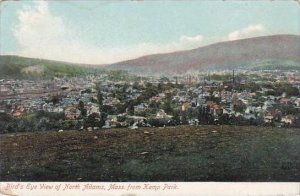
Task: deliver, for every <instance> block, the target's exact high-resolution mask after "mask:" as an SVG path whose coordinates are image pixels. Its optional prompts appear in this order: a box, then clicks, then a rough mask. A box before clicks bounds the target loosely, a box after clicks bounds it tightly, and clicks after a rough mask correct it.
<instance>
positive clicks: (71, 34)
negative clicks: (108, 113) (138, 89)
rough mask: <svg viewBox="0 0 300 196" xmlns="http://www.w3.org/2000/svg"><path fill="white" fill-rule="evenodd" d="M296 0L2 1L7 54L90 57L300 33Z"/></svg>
mask: <svg viewBox="0 0 300 196" xmlns="http://www.w3.org/2000/svg"><path fill="white" fill-rule="evenodd" d="M299 8H300V3H299V2H296V1H280V0H278V1H234V0H231V1H218V0H215V1H208V0H206V1H204V0H202V1H200V0H198V1H147V0H144V1H142V0H138V1H129V0H128V1H126V0H125V1H113V0H112V1H96V0H94V1H92V0H89V1H88V0H86V1H79V0H73V1H72V0H65V1H55V0H52V1H42V0H40V1H30V0H26V1H25V0H23V1H16V0H14V1H13V0H7V1H3V2H1V4H0V54H1V55H19V56H26V57H34V58H43V59H51V60H60V61H68V62H76V63H84V64H110V63H115V62H119V61H123V60H128V59H133V58H137V57H141V56H144V55H150V54H157V53H168V52H174V51H179V50H189V49H194V48H197V47H201V46H205V45H208V44H212V43H216V42H221V41H230V40H238V39H245V38H250V37H256V36H265V35H274V34H297V35H299V34H300V9H299Z"/></svg>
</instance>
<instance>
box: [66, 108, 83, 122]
mask: <svg viewBox="0 0 300 196" xmlns="http://www.w3.org/2000/svg"><path fill="white" fill-rule="evenodd" d="M80 114H81V112H80V110H78V109H77V108H76V107H75V106H69V107H67V108H66V109H65V117H66V119H68V120H76V119H78V118H79V117H80Z"/></svg>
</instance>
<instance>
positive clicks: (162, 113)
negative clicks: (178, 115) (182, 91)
mask: <svg viewBox="0 0 300 196" xmlns="http://www.w3.org/2000/svg"><path fill="white" fill-rule="evenodd" d="M165 117H167V113H165V111H164V110H160V111H159V112H157V114H156V118H165Z"/></svg>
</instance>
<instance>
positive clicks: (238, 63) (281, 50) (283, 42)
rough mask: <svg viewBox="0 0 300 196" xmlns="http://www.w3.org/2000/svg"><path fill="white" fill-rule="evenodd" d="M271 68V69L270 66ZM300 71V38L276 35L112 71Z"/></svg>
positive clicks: (141, 61)
mask: <svg viewBox="0 0 300 196" xmlns="http://www.w3.org/2000/svg"><path fill="white" fill-rule="evenodd" d="M266 65H267V66H266ZM260 66H261V69H264V68H266V67H267V68H268V69H270V68H273V66H274V68H276V69H277V68H281V67H282V68H285V69H289V68H291V69H295V68H297V69H298V68H299V69H300V36H299V35H273V36H263V37H255V38H249V39H242V40H236V41H227V42H220V43H216V44H212V45H208V46H204V47H200V48H197V49H193V50H187V51H179V52H173V53H167V54H156V55H149V56H144V57H140V58H137V59H133V60H129V61H124V62H119V63H115V64H112V65H110V66H108V68H109V69H124V70H130V71H134V72H139V73H143V72H145V71H149V72H153V73H167V74H170V73H171V74H172V73H184V72H186V71H188V70H207V69H210V70H212V69H233V68H244V69H252V68H253V67H255V68H256V69H257V68H259V67H260Z"/></svg>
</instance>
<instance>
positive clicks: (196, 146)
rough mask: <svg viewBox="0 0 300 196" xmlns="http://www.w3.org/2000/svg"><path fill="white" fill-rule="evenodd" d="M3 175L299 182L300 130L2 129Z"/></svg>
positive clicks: (26, 178) (20, 177)
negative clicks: (19, 130)
mask: <svg viewBox="0 0 300 196" xmlns="http://www.w3.org/2000/svg"><path fill="white" fill-rule="evenodd" d="M0 141H1V144H0V157H1V159H0V164H1V165H0V166H1V171H0V180H1V181H300V130H299V129H283V128H271V127H237V126H236V127H234V126H179V127H166V128H139V129H137V130H130V129H110V130H99V131H94V132H79V131H64V132H60V133H58V132H41V133H19V134H3V135H0Z"/></svg>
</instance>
